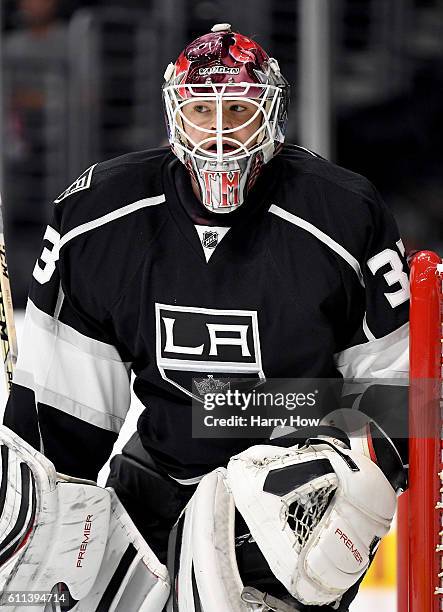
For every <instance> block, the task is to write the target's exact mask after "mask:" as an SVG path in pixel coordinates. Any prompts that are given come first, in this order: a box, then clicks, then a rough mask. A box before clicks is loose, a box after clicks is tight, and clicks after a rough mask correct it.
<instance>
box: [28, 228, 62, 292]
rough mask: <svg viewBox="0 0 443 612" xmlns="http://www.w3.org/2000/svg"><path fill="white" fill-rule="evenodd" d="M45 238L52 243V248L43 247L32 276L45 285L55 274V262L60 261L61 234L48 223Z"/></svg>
mask: <svg viewBox="0 0 443 612" xmlns="http://www.w3.org/2000/svg"><path fill="white" fill-rule="evenodd" d="M43 240H47V241H48V242H49V243H50V244H51V245H52V248H51V249H48V248H47V247H44V248H43V251H42V254H41V255H40V257H39V258H38V260H37V262H36V264H35V267H34V271H33V273H32V276H33V277H34V278H35V280H36V281H38V282H39V283H40V284H41V285H44V284H45V283H47V282H48V281H50V280H51V277H52V275H53V274H54V271H55V262H56V261H58V255H59V248H60V247H59V243H60V234H59V233H58V232H56V231H55V229H53V228H52V227H51V226H50V225H48V227H47V228H46V232H45V235H44V236H43ZM40 261H42V262H43V263H44V266H43V267H41V266H40V263H39V262H40Z"/></svg>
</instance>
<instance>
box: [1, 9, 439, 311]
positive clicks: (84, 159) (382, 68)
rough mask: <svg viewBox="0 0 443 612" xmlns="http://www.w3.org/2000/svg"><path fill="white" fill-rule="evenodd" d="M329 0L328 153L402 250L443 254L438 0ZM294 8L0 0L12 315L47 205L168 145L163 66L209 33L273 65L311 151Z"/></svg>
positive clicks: (296, 137) (292, 133) (295, 130)
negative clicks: (113, 161) (381, 215)
mask: <svg viewBox="0 0 443 612" xmlns="http://www.w3.org/2000/svg"><path fill="white" fill-rule="evenodd" d="M312 1H314V0H312ZM315 1H317V0H315ZM319 1H320V2H321V0H319ZM324 1H325V2H327V3H328V6H329V14H328V16H327V25H328V29H329V30H330V32H331V34H330V38H328V41H327V44H328V46H329V49H330V54H329V66H330V68H329V69H328V70H329V73H330V84H331V88H330V93H331V100H332V105H331V111H330V117H331V134H330V137H331V142H332V148H331V154H330V157H331V159H332V160H333V161H335V162H336V163H339V164H341V165H344V166H346V167H348V168H350V169H352V170H355V171H357V172H360V173H362V174H364V175H366V176H367V177H368V178H369V179H371V180H372V181H373V182H374V183H375V185H376V186H377V188H378V189H379V190H380V191H381V193H382V195H383V197H384V198H385V200H386V201H387V203H388V205H389V206H390V207H391V208H392V210H393V212H394V214H395V216H396V218H397V221H398V223H399V226H400V230H401V233H402V235H403V238H404V242H405V244H406V247H407V250H412V249H421V248H431V249H434V250H437V251H439V252H440V253H441V254H443V223H442V219H443V208H442V202H443V178H442V177H443V175H442V161H443V160H442V158H443V152H442V151H443V147H442V144H441V135H442V122H443V119H442V116H443V113H442V108H443V87H442V82H443V2H442V0H333V2H330V1H329V0H324ZM300 9H301V0H298V1H297V0H292V1H289V0H272V1H271V0H254V1H253V2H252V1H251V0H243V1H242V2H239V1H238V0H235V1H234V0H224V1H217V0H214V1H205V0H200V1H199V0H194V1H192V2H191V1H190V0H163V1H159V0H150V1H149V0H148V1H144V2H142V1H141V0H125V1H123V0H113V1H109V0H108V1H106V2H105V1H104V0H103V1H99V0H95V1H90V2H85V1H80V0H62V1H60V2H57V0H4V1H3V4H2V37H1V52H2V60H3V71H2V75H3V79H2V80H3V87H2V100H3V104H2V117H3V121H2V160H3V168H2V169H3V181H2V193H3V201H4V209H5V217H6V239H7V248H8V256H9V260H10V268H11V279H12V285H13V295H14V301H15V304H16V306H19V307H23V306H24V303H25V296H26V291H27V285H28V280H29V278H30V274H31V272H32V267H33V265H34V261H35V259H36V257H37V255H38V253H39V250H40V241H41V236H42V233H43V231H44V227H45V225H46V223H47V220H48V216H49V214H50V209H51V202H52V200H53V199H54V198H55V197H56V196H57V195H58V194H59V193H60V192H61V191H62V190H63V189H65V188H66V187H67V186H68V185H69V184H70V183H71V182H72V181H73V180H74V179H75V178H76V176H77V175H78V174H79V173H80V172H81V171H82V170H83V169H85V168H86V167H88V166H89V165H91V164H92V163H95V162H96V161H99V160H101V159H106V158H110V157H113V156H115V155H119V154H121V153H124V152H127V151H130V150H134V149H141V148H147V147H151V146H156V145H158V144H160V143H162V144H164V142H165V132H164V127H163V116H162V109H161V100H160V87H161V82H162V75H163V72H164V69H165V67H166V65H167V64H168V63H169V62H170V61H174V60H175V58H176V57H177V55H178V54H179V52H180V51H181V50H182V48H183V47H184V45H185V43H186V42H188V41H190V40H191V39H193V38H194V37H196V36H198V35H200V34H203V33H205V32H207V31H208V30H209V29H210V28H211V27H212V25H213V24H214V23H217V22H230V23H232V25H233V29H234V30H237V31H240V32H242V33H243V34H246V35H250V36H252V37H253V38H255V39H256V40H257V41H258V42H260V43H261V44H262V45H263V46H264V48H265V49H266V50H267V51H268V52H269V54H270V55H272V56H274V57H276V58H277V59H278V60H279V62H280V66H281V68H282V71H283V73H284V74H285V75H286V77H287V78H288V80H289V81H290V83H291V86H292V109H291V117H292V118H291V123H290V126H289V133H288V138H287V140H288V141H292V142H295V143H298V144H302V145H305V146H309V143H306V142H301V141H300V117H301V116H302V114H301V113H302V110H303V109H302V108H301V104H302V103H301V97H302V96H301V93H303V92H301V91H300V79H299V74H300V70H301V68H302V67H301V66H300V51H299V49H300V38H301V36H303V34H304V33H305V31H304V29H303V27H304V26H303V22H302V21H301V10H300ZM39 11H40V12H39ZM45 11H46V13H45Z"/></svg>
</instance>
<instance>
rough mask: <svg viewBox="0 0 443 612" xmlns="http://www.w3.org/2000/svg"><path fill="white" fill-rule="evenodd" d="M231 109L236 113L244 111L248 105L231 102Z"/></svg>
mask: <svg viewBox="0 0 443 612" xmlns="http://www.w3.org/2000/svg"><path fill="white" fill-rule="evenodd" d="M229 110H230V111H232V112H234V113H242V112H243V111H245V110H247V109H246V106H243V104H231V106H230V107H229Z"/></svg>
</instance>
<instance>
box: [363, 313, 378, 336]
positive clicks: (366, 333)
mask: <svg viewBox="0 0 443 612" xmlns="http://www.w3.org/2000/svg"><path fill="white" fill-rule="evenodd" d="M363 331H364V334H365V336H366V338H367V339H368V340H375V336H374V334H373V333H372V332H371V330H370V329H369V325H368V322H367V320H366V312H365V316H364V317H363Z"/></svg>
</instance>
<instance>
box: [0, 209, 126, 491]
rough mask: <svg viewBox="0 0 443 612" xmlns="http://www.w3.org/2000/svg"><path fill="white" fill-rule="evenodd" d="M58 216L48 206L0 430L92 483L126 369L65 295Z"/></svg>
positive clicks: (115, 418)
mask: <svg viewBox="0 0 443 612" xmlns="http://www.w3.org/2000/svg"><path fill="white" fill-rule="evenodd" d="M61 215H62V207H60V208H58V207H57V206H56V208H55V214H54V218H53V220H52V222H51V225H49V226H48V228H47V229H46V233H45V235H44V240H43V248H42V252H41V254H40V257H39V258H38V260H37V262H36V264H35V268H34V272H33V277H32V283H31V288H30V293H29V299H28V303H27V308H26V315H25V322H24V330H23V334H22V339H21V343H20V346H19V357H18V362H17V366H16V369H15V373H14V379H13V385H12V391H11V395H10V398H9V401H8V404H7V407H6V411H5V416H4V424H5V425H6V426H7V427H9V428H10V429H12V430H13V431H15V432H16V433H17V434H18V435H20V436H21V437H22V438H24V439H25V440H26V441H27V442H29V443H30V444H31V445H32V446H34V447H35V448H37V449H38V450H41V451H42V452H43V453H44V454H45V455H46V456H47V457H48V458H49V459H50V460H51V461H52V462H53V463H54V465H55V467H56V469H57V471H59V472H62V473H66V474H69V475H72V476H76V477H82V478H89V479H93V480H95V479H96V477H97V473H98V471H99V470H100V468H101V467H102V465H103V464H104V463H105V461H106V460H107V458H108V457H109V454H110V453H111V450H112V447H113V444H114V442H115V440H116V439H117V436H118V432H119V431H120V428H121V426H122V424H123V422H124V419H125V416H126V414H127V411H128V409H129V404H130V363H129V362H128V361H127V360H126V361H125V360H124V359H123V358H122V355H121V351H120V350H119V347H118V346H116V342H115V341H114V339H113V337H112V326H111V325H110V323H109V322H108V321H106V318H105V316H101V315H99V314H97V313H94V314H91V312H90V309H88V311H87V312H86V311H85V308H84V306H83V304H82V301H81V300H80V299H78V297H75V296H74V295H73V292H72V291H71V288H72V286H73V281H72V278H74V275H73V273H72V270H70V269H69V266H71V268H72V265H73V264H72V263H71V264H67V263H66V261H64V260H63V255H62V252H61V251H62V249H61V248H60V244H61V243H60V227H61V226H62V219H61ZM79 274H81V270H76V272H75V275H76V276H75V278H77V277H78V276H79ZM68 277H69V282H67V279H68ZM85 302H86V303H87V300H86V299H85Z"/></svg>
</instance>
